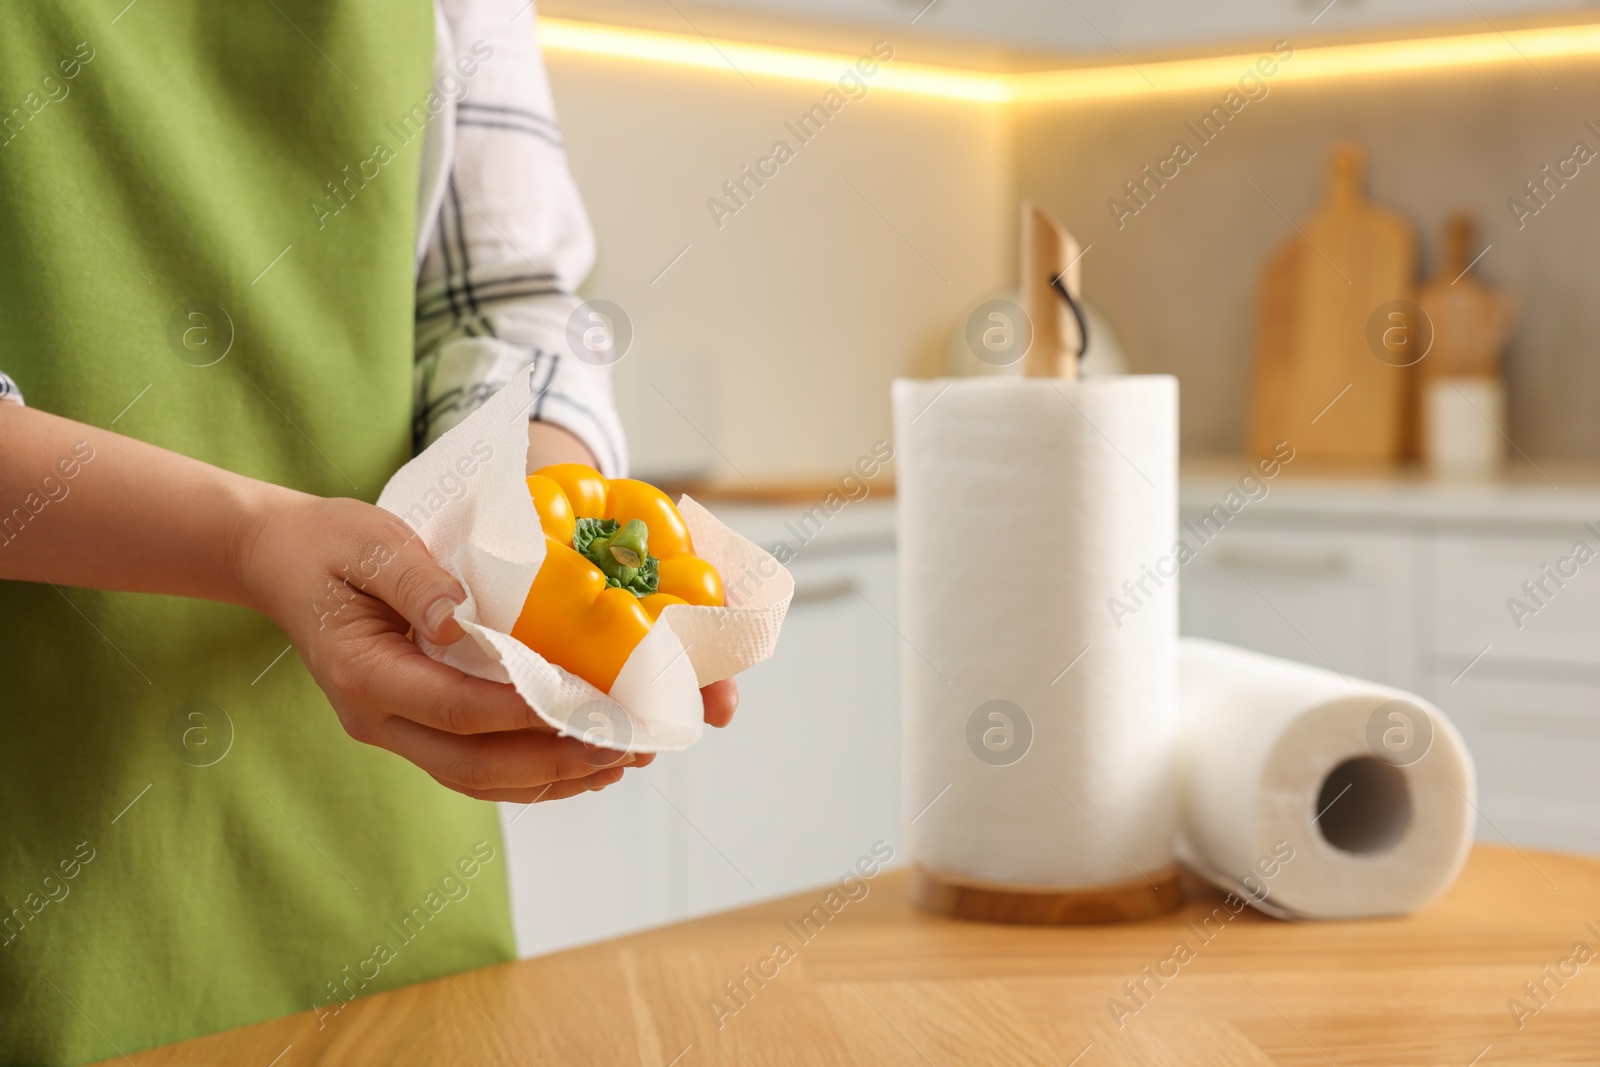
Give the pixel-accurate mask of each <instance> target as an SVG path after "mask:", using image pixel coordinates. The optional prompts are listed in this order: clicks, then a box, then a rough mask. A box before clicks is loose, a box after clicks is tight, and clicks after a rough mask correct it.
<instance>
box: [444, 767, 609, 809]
mask: <svg viewBox="0 0 1600 1067" xmlns="http://www.w3.org/2000/svg"><path fill="white" fill-rule="evenodd" d="M622 771H623V768H621V767H613V768H611V769H610V770H606V771H596V772H594V773H593V774H591V775H589V776H588V777H587V778H575V779H572V780H571V781H566V782H552V783H550V784H549V785H544V786H540V787H539V788H538V789H463V788H461V787H460V786H457V785H453V784H451V783H450V782H446V781H443V780H442V779H437V778H436V779H434V780H435V781H437V782H439V784H440V785H443V786H445V787H447V788H449V789H454V790H455V791H456V792H458V793H462V794H465V795H466V796H469V797H472V798H473V799H475V800H492V801H497V802H500V803H505V804H542V803H544V802H545V801H548V800H566V799H567V798H568V797H575V796H578V795H579V794H582V793H597V792H599V791H600V790H602V789H604V788H606V787H607V786H610V785H616V784H617V783H618V782H620V781H622Z"/></svg>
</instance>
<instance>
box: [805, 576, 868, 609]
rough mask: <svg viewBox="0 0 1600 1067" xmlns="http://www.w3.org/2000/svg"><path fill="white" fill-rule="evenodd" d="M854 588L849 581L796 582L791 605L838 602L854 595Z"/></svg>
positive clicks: (833, 579)
mask: <svg viewBox="0 0 1600 1067" xmlns="http://www.w3.org/2000/svg"><path fill="white" fill-rule="evenodd" d="M855 591H856V590H855V587H854V586H852V585H851V584H850V579H848V578H844V577H840V578H829V579H828V580H827V581H823V582H796V583H795V586H794V598H793V599H792V600H790V601H789V603H791V604H820V603H822V602H824V601H828V600H840V599H843V598H844V597H847V596H849V595H850V594H851V593H854V592H855Z"/></svg>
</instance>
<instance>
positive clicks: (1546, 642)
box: [1428, 525, 1600, 670]
mask: <svg viewBox="0 0 1600 1067" xmlns="http://www.w3.org/2000/svg"><path fill="white" fill-rule="evenodd" d="M1579 542H1581V543H1583V544H1584V545H1586V546H1587V548H1588V550H1589V552H1591V553H1593V556H1592V558H1590V559H1589V561H1588V562H1587V563H1581V562H1579V556H1580V554H1579V553H1575V552H1574V546H1575V545H1576V544H1577V543H1579ZM1428 555H1429V559H1430V563H1431V566H1430V567H1429V585H1430V586H1431V588H1432V597H1431V600H1432V612H1431V616H1432V620H1433V621H1432V626H1431V630H1432V640H1431V642H1430V644H1431V646H1432V648H1431V650H1432V651H1433V652H1434V653H1435V655H1436V656H1440V657H1444V658H1445V660H1446V661H1459V663H1460V666H1457V667H1455V669H1456V670H1460V669H1461V666H1465V664H1466V660H1463V659H1461V657H1467V658H1468V659H1470V658H1471V657H1473V656H1476V655H1478V654H1479V653H1480V652H1482V651H1483V650H1484V649H1485V648H1488V649H1489V651H1488V652H1487V653H1485V656H1484V658H1485V660H1486V661H1489V662H1493V661H1495V660H1499V659H1503V658H1511V659H1526V660H1545V661H1554V662H1569V663H1587V664H1600V537H1597V536H1596V535H1594V534H1593V533H1591V532H1590V531H1588V530H1586V529H1583V528H1582V527H1579V526H1576V525H1575V526H1574V527H1573V530H1572V533H1571V534H1568V535H1560V534H1542V535H1525V536H1515V537H1504V536H1502V537H1467V536H1438V537H1436V538H1435V539H1434V541H1433V551H1432V552H1430V553H1428ZM1438 666H1439V669H1441V670H1445V669H1449V663H1448V662H1444V661H1441V662H1440V663H1439V664H1438Z"/></svg>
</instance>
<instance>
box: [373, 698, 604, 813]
mask: <svg viewBox="0 0 1600 1067" xmlns="http://www.w3.org/2000/svg"><path fill="white" fill-rule="evenodd" d="M372 742H373V743H374V744H376V745H378V746H380V747H382V748H386V749H388V750H389V751H390V752H393V753H395V754H396V755H399V756H403V757H404V758H406V759H408V760H410V761H411V762H412V763H415V764H416V765H417V766H419V767H421V768H422V769H423V770H425V771H427V772H428V773H429V774H431V775H433V776H434V777H435V778H437V779H438V780H440V781H442V782H444V783H445V784H447V785H449V786H451V787H452V788H454V789H459V790H460V791H461V792H464V793H469V794H470V793H474V792H475V793H488V792H491V791H493V790H504V789H518V790H533V791H538V790H539V789H541V788H543V787H544V786H547V785H550V784H551V783H561V782H570V781H576V780H578V779H582V778H587V777H589V776H590V775H592V774H595V773H596V772H597V771H607V770H611V769H616V770H619V771H620V770H621V769H622V766H627V765H628V764H629V762H630V761H631V760H632V758H633V757H631V756H623V757H622V760H623V762H622V765H621V766H617V765H616V759H617V756H618V755H619V754H618V753H614V752H610V751H606V750H603V749H595V748H591V747H590V746H588V745H585V744H584V743H583V742H581V741H579V740H577V739H576V738H571V737H555V736H552V735H550V734H542V733H534V732H532V731H528V730H519V731H514V732H510V733H495V734H466V735H462V734H452V733H445V732H444V731H442V730H435V729H433V728H431V727H428V726H423V725H421V724H419V723H416V722H412V721H411V720H409V719H402V718H399V717H392V718H389V719H386V720H384V722H383V723H382V724H381V725H380V726H379V727H378V728H377V729H376V730H375V731H374V737H373V738H372Z"/></svg>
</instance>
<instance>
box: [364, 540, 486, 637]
mask: <svg viewBox="0 0 1600 1067" xmlns="http://www.w3.org/2000/svg"><path fill="white" fill-rule="evenodd" d="M367 592H369V593H371V594H372V595H374V596H376V597H377V598H378V599H380V600H382V601H383V602H384V603H386V604H388V605H389V606H390V607H392V608H394V609H395V610H396V611H398V612H399V613H400V614H401V615H403V616H405V618H406V621H407V622H409V623H410V624H411V625H412V626H413V627H414V628H415V629H416V631H417V633H419V634H421V635H422V636H423V637H425V638H427V639H428V640H429V641H432V642H433V643H434V644H436V645H449V644H454V643H455V642H456V641H459V640H461V638H462V637H464V636H465V631H463V630H462V629H461V626H460V624H459V623H457V622H456V620H455V610H456V608H458V607H459V606H460V605H461V602H462V601H464V600H466V598H467V595H466V592H465V591H464V590H463V589H462V588H461V583H460V582H458V581H456V580H455V579H454V578H453V577H451V576H450V572H449V571H447V570H445V569H444V568H443V567H441V566H439V564H437V563H435V562H434V560H433V557H432V556H430V555H428V549H427V547H426V546H425V545H424V544H423V543H422V538H420V537H417V536H415V535H413V536H411V537H410V538H408V539H407V540H405V541H403V542H401V543H400V544H399V545H397V546H396V547H395V548H394V549H393V558H392V559H390V560H389V561H388V562H387V563H385V564H383V565H382V566H380V567H379V568H378V573H377V575H376V576H375V577H374V578H373V579H372V580H371V582H370V583H369V584H368V586H367Z"/></svg>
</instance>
